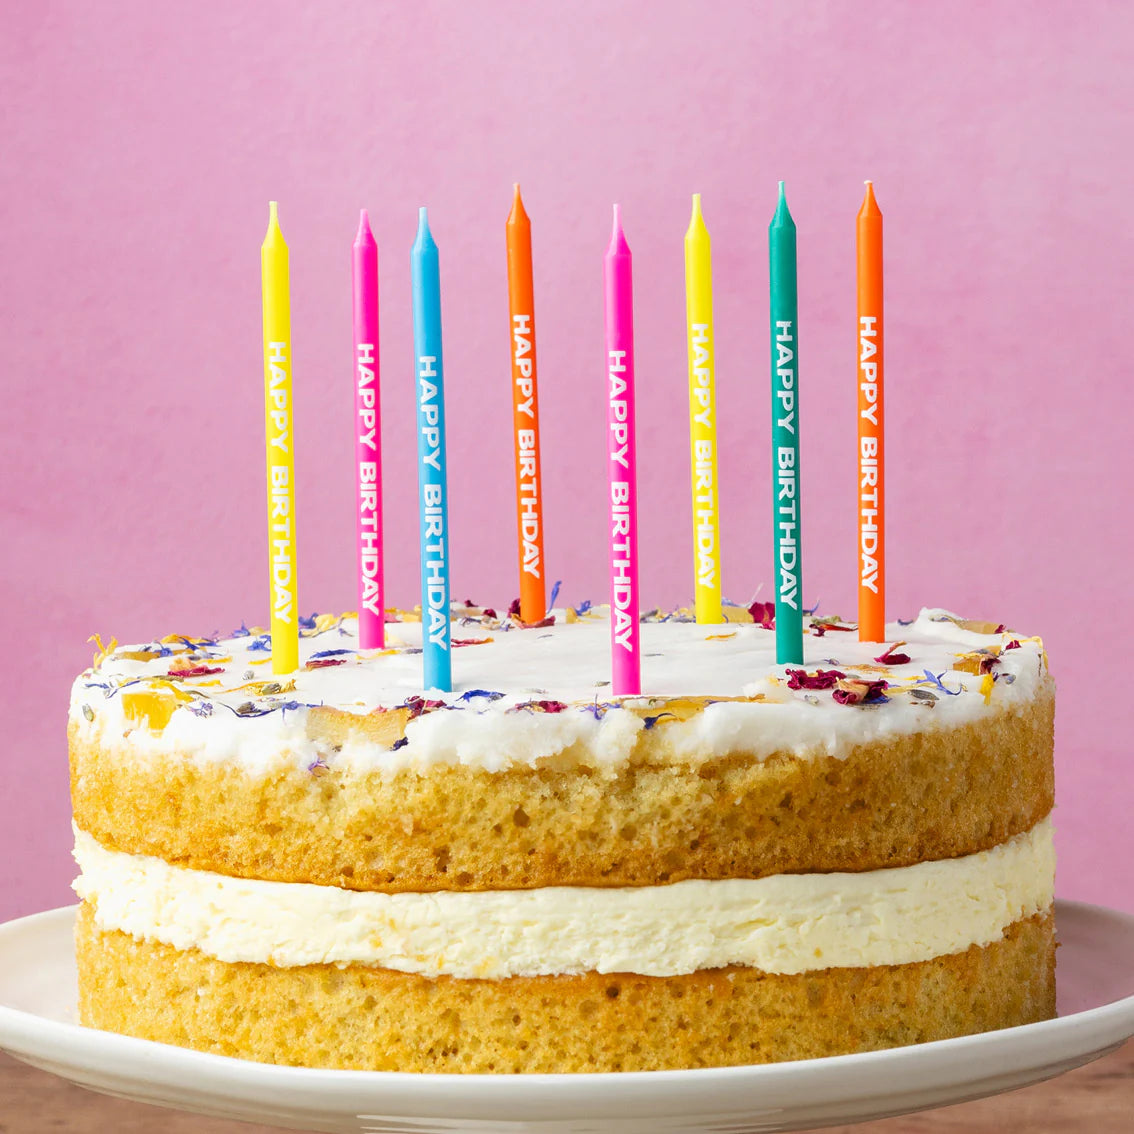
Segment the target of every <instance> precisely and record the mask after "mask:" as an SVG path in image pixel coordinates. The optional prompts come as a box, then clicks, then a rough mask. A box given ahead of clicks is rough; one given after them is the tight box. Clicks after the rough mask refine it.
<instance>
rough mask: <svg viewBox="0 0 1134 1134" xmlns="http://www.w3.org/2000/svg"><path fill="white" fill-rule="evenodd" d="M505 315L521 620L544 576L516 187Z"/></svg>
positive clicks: (535, 405)
mask: <svg viewBox="0 0 1134 1134" xmlns="http://www.w3.org/2000/svg"><path fill="white" fill-rule="evenodd" d="M505 231H506V234H507V248H508V313H509V316H510V328H509V329H510V332H511V336H512V433H513V439H514V441H515V445H516V529H517V534H518V540H519V561H520V618H521V619H523V621H524V622H539V621H540V620H541V619H542V618H543V617H544V615H546V613H547V608H546V601H547V600H546V598H545V595H544V574H543V502H542V499H541V495H540V469H539V395H538V391H537V388H536V339H535V299H534V293H533V287H532V226H531V221H529V220H528V214H527V213H526V212H525V211H524V202H523V201H522V200H521V199H520V187H519V185H517V186H516V187H515V197H514V199H513V201H512V211H511V212H510V213H509V214H508V223H507V225H506V226H505Z"/></svg>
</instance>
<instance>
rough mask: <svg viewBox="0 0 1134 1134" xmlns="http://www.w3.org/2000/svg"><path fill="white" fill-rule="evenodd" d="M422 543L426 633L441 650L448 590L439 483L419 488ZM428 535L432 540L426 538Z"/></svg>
mask: <svg viewBox="0 0 1134 1134" xmlns="http://www.w3.org/2000/svg"><path fill="white" fill-rule="evenodd" d="M421 503H422V512H421V514H422V519H423V521H424V529H423V538H424V540H425V541H426V542H424V543H423V545H422V550H423V551H424V554H425V562H424V564H423V566H424V569H425V601H426V608H427V613H428V615H429V626H428V628H427V629H426V633H427V634H428V635H429V640H430V641H431V642H432V643H433V644H434V645H436V646H439V647H440V648H441V649H443V650H447V649H448V648H449V611H448V610H447V609H446V607H447V606H448V603H447V602H446V601H445V596H446V594H447V593H448V590H449V582H448V576H447V574H446V563H445V516H444V508H443V506H442V505H443V496H442V492H441V485H439V484H424V485H422V489H421ZM430 539H432V540H433V541H434V542H432V543H430V542H428V541H429V540H430Z"/></svg>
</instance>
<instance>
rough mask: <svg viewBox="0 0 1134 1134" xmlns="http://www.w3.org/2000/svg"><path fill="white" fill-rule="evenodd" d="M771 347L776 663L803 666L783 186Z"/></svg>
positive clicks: (790, 290) (789, 230)
mask: <svg viewBox="0 0 1134 1134" xmlns="http://www.w3.org/2000/svg"><path fill="white" fill-rule="evenodd" d="M768 284H769V293H770V302H769V307H770V310H771V331H772V334H771V343H772V532H773V545H774V556H775V567H774V573H775V582H776V661H777V662H778V663H779V664H780V665H788V664H795V665H799V664H802V662H803V600H802V596H801V589H802V587H801V583H802V568H801V558H802V556H801V539H800V496H799V345H798V320H799V304H798V300H797V294H796V270H795V221H793V220H792V219H791V213H790V212H789V211H788V206H787V198H786V197H785V196H784V183H783V182H782V181H781V182H780V199H779V201H778V202H777V204H776V213H775V216H773V217H772V223H771V224H770V225H769V226H768Z"/></svg>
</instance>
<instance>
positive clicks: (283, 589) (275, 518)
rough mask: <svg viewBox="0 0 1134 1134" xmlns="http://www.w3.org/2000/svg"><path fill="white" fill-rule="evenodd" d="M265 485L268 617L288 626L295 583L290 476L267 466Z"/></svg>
mask: <svg viewBox="0 0 1134 1134" xmlns="http://www.w3.org/2000/svg"><path fill="white" fill-rule="evenodd" d="M268 477H269V480H268V483H269V485H270V493H271V503H272V506H271V510H270V514H269V516H268V531H269V540H270V542H271V545H272V617H273V618H276V619H278V620H279V621H280V622H287V623H290V622H291V619H292V614H293V601H294V600H293V597H292V589H293V587H294V580H295V563H294V558H293V545H292V532H291V475H290V472H289V470H288V467H287V465H270V466H269V468H268Z"/></svg>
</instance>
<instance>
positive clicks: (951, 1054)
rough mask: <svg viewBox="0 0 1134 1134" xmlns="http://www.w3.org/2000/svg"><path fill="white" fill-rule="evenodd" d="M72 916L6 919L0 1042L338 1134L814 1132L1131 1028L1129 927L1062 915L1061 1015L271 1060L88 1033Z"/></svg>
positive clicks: (206, 1107) (84, 1081)
mask: <svg viewBox="0 0 1134 1134" xmlns="http://www.w3.org/2000/svg"><path fill="white" fill-rule="evenodd" d="M73 922H74V909H73V908H67V909H59V910H52V911H50V912H48V913H42V914H36V915H35V916H34V917H27V918H23V919H21V920H19V921H13V922H9V923H8V924H7V925H3V926H0V1048H2V1049H4V1050H6V1051H8V1052H9V1053H10V1054H12V1055H14V1056H15V1057H16V1058H17V1059H22V1060H24V1061H25V1062H26V1063H31V1064H33V1065H34V1066H36V1067H42V1068H43V1069H44V1070H47V1071H52V1072H54V1073H55V1074H57V1075H62V1076H63V1077H64V1078H66V1079H70V1080H71V1081H72V1082H74V1083H79V1084H81V1085H82V1086H84V1087H90V1088H91V1089H93V1090H96V1091H102V1092H103V1093H105V1094H109V1095H118V1096H120V1097H122V1098H128V1099H135V1100H137V1101H138V1102H144V1103H153V1104H156V1105H158V1106H168V1107H175V1108H177V1109H180V1110H188V1111H193V1112H195V1113H197V1114H209V1115H216V1116H218V1117H224V1118H241V1119H246V1120H249V1121H256V1122H266V1123H273V1124H275V1125H277V1126H291V1127H296V1128H298V1129H304V1130H318V1131H328V1132H332V1134H338V1132H342V1134H348V1132H349V1134H355V1132H357V1131H414V1132H419V1134H420V1132H424V1131H434V1130H436V1131H457V1130H461V1131H469V1130H474V1131H475V1130H493V1131H541V1132H547V1134H553V1132H554V1134H574V1132H578V1134H584V1132H586V1134H599V1132H603V1131H615V1130H617V1131H619V1132H621V1134H637V1132H641V1134H663V1132H665V1131H696V1130H714V1131H722V1132H723V1131H729V1132H733V1134H740V1132H741V1131H749V1130H753V1131H755V1130H803V1129H808V1128H814V1127H818V1126H827V1125H832V1124H841V1123H849V1122H863V1121H866V1120H867V1119H871V1118H884V1117H886V1116H888V1115H893V1114H903V1113H906V1112H908V1111H912V1110H922V1109H925V1108H928V1107H934V1106H943V1105H945V1104H947V1103H956V1102H964V1101H966V1100H968V1099H975V1098H980V1097H982V1096H984V1095H992V1094H996V1093H998V1092H999V1091H1007V1090H1011V1089H1013V1088H1015V1087H1022V1086H1026V1085H1027V1084H1028V1083H1036V1082H1039V1081H1040V1080H1041V1079H1048V1078H1051V1077H1052V1076H1053V1075H1058V1074H1060V1073H1061V1072H1063V1071H1069V1070H1071V1068H1073V1067H1079V1066H1081V1065H1082V1064H1084V1063H1089V1062H1090V1061H1091V1060H1092V1059H1098V1058H1099V1056H1102V1055H1105V1054H1107V1052H1109V1051H1113V1050H1114V1049H1115V1048H1116V1047H1118V1046H1119V1045H1120V1044H1121V1043H1122V1042H1123V1041H1124V1040H1126V1039H1127V1038H1129V1037H1130V1036H1131V1035H1134V916H1131V915H1129V914H1121V913H1117V912H1115V911H1112V910H1105V909H1100V908H1098V907H1097V906H1087V905H1081V904H1079V903H1077V902H1058V903H1057V904H1056V924H1057V926H1058V933H1059V940H1060V943H1061V946H1062V947H1061V948H1060V950H1059V971H1058V979H1059V1011H1060V1016H1059V1018H1058V1019H1056V1020H1048V1021H1046V1022H1044V1023H1042V1024H1029V1025H1027V1026H1026V1027H1022V1028H1008V1029H1006V1030H1004V1031H999V1032H988V1033H986V1034H984V1035H979V1036H968V1037H965V1038H962V1039H954V1040H943V1041H941V1042H939V1043H927V1044H922V1045H920V1046H916V1047H901V1048H895V1049H893V1050H890V1051H876V1052H868V1053H865V1054H862V1055H842V1056H837V1057H835V1058H832V1059H811V1060H805V1061H802V1062H797V1063H773V1064H767V1065H764V1066H759V1067H721V1068H714V1069H709V1070H702V1071H652V1072H649V1071H647V1072H626V1073H622V1074H598V1075H415V1074H401V1073H395V1072H383V1071H315V1070H308V1069H305V1068H290V1067H273V1066H268V1065H266V1064H261V1063H248V1062H245V1061H243V1060H239V1059H228V1058H225V1057H223V1056H218V1055H204V1054H201V1053H200V1052H196V1051H187V1050H183V1049H182V1048H178V1047H167V1046H166V1045H164V1044H157V1043H149V1042H147V1041H145V1040H136V1039H129V1038H127V1037H126V1036H119V1035H113V1034H111V1033H109V1032H100V1031H95V1030H93V1029H89V1028H81V1027H78V1026H77V1025H76V1024H75V1023H73V1020H74V1004H75V998H76V993H75V965H74V959H73V956H72V941H71V935H72V926H73Z"/></svg>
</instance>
